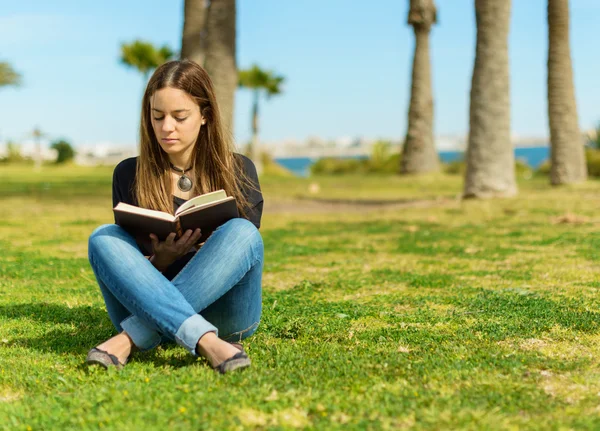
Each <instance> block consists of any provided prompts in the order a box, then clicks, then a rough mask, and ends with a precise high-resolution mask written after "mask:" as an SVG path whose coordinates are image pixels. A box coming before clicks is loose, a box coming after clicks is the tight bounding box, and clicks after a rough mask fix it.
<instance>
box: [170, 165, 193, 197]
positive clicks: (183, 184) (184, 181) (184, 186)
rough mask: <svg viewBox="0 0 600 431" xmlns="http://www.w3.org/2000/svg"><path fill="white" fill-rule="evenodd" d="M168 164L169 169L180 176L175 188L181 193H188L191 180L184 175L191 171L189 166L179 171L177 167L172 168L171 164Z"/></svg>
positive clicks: (190, 187) (190, 188)
mask: <svg viewBox="0 0 600 431" xmlns="http://www.w3.org/2000/svg"><path fill="white" fill-rule="evenodd" d="M169 164H170V165H171V169H173V170H174V171H176V172H179V173H180V174H181V176H180V177H179V179H178V180H177V188H178V189H179V190H181V191H182V192H189V191H190V190H192V180H191V179H190V177H188V176H187V175H186V174H185V173H186V172H187V171H189V170H190V169H192V167H191V166H190V167H189V168H187V169H179V168H178V167H176V166H173V163H169Z"/></svg>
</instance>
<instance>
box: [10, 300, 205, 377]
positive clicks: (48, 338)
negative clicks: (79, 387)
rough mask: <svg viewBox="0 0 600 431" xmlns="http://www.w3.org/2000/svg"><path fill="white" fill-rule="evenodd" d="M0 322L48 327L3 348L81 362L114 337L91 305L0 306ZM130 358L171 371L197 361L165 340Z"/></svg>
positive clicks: (102, 314)
mask: <svg viewBox="0 0 600 431" xmlns="http://www.w3.org/2000/svg"><path fill="white" fill-rule="evenodd" d="M0 319H13V320H20V321H32V322H33V321H35V322H39V323H41V324H42V325H43V326H44V327H47V328H48V330H47V331H45V332H44V333H43V335H37V334H39V332H40V329H39V326H38V327H36V328H34V329H32V330H31V332H32V333H34V332H35V334H36V336H30V337H16V338H15V339H13V340H12V342H9V343H7V344H5V347H10V346H11V345H12V346H20V347H25V348H28V349H33V350H36V351H39V352H42V353H58V354H65V353H66V354H77V355H81V356H82V361H83V359H84V357H85V354H86V353H87V352H88V350H89V349H90V348H92V347H94V346H96V345H98V344H100V343H102V342H103V341H105V340H106V339H108V338H110V337H112V336H113V335H115V334H116V330H115V328H114V326H113V325H112V323H111V322H110V319H109V317H108V314H107V313H106V311H105V310H104V309H101V308H94V307H91V306H78V307H68V306H66V305H60V304H51V303H43V302H41V303H26V304H15V305H0ZM57 325H69V326H70V327H69V328H64V327H57ZM171 350H172V351H171ZM165 351H167V352H166V353H165ZM133 358H134V361H135V362H141V363H148V362H151V363H152V364H154V366H156V367H165V366H170V367H174V368H178V367H184V366H189V365H191V364H193V363H194V362H196V361H197V358H195V357H193V356H191V355H189V354H188V353H186V352H185V351H184V350H183V349H182V348H180V347H178V346H177V345H176V344H175V342H173V341H170V340H167V339H164V341H163V343H161V346H160V347H159V349H158V350H157V349H154V350H152V351H148V352H136V353H134V354H133Z"/></svg>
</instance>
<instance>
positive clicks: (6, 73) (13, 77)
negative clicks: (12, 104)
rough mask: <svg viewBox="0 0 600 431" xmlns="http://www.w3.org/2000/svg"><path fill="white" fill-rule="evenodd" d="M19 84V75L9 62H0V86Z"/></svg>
mask: <svg viewBox="0 0 600 431" xmlns="http://www.w3.org/2000/svg"><path fill="white" fill-rule="evenodd" d="M10 85H12V86H18V85H21V75H20V74H19V73H17V72H16V71H15V70H14V69H13V68H12V66H11V65H10V64H8V63H6V62H0V87H6V86H10Z"/></svg>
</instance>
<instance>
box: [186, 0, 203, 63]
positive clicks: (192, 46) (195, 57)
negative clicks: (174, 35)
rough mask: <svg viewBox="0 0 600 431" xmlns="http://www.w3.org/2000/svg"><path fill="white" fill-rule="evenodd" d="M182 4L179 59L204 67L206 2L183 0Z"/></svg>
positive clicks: (201, 0)
mask: <svg viewBox="0 0 600 431" xmlns="http://www.w3.org/2000/svg"><path fill="white" fill-rule="evenodd" d="M184 3H185V4H184V8H183V34H182V36H181V59H182V60H183V59H185V58H187V59H188V60H192V61H195V62H196V63H198V64H199V65H200V66H204V57H205V55H206V43H207V40H206V36H207V30H206V17H207V13H208V2H207V1H206V0H185V2H184Z"/></svg>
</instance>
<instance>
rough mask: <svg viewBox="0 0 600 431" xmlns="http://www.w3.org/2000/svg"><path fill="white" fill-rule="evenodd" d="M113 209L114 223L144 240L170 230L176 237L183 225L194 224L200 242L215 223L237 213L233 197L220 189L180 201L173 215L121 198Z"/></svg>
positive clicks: (216, 225)
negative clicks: (199, 235) (199, 230)
mask: <svg viewBox="0 0 600 431" xmlns="http://www.w3.org/2000/svg"><path fill="white" fill-rule="evenodd" d="M113 211H114V213H115V221H116V223H117V224H118V225H119V226H121V227H122V228H123V229H125V230H126V231H127V232H129V233H130V234H131V235H133V236H134V237H135V238H136V240H138V241H143V242H144V243H145V242H147V241H148V237H149V235H150V234H151V233H153V234H155V235H156V236H157V237H158V239H159V240H161V241H164V240H165V239H166V238H167V237H168V236H169V234H171V233H172V232H175V233H176V234H177V237H180V236H181V235H182V234H183V233H184V232H185V231H186V230H187V229H192V230H194V229H196V228H200V229H201V230H202V236H201V237H200V240H199V242H204V241H206V239H207V238H208V236H209V235H210V234H211V233H212V232H213V231H214V230H215V229H216V228H217V227H219V226H220V225H222V224H223V223H225V222H227V221H229V220H231V219H232V218H237V217H239V213H238V210H237V205H236V201H235V198H233V197H231V196H230V197H227V196H226V194H225V192H224V191H223V190H217V191H216V192H211V193H206V194H204V195H200V196H196V197H195V198H192V199H190V200H189V201H187V202H186V203H184V204H182V206H181V207H180V208H179V209H178V211H177V212H176V213H175V214H176V215H175V216H173V215H171V214H169V213H166V212H163V211H155V210H149V209H146V208H140V207H137V206H134V205H129V204H125V203H123V202H120V203H119V204H118V205H117V206H116V207H114V208H113Z"/></svg>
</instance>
